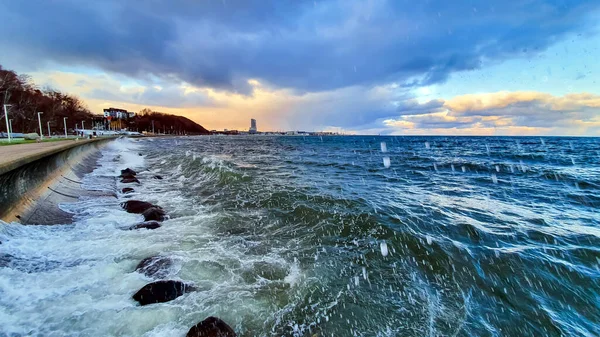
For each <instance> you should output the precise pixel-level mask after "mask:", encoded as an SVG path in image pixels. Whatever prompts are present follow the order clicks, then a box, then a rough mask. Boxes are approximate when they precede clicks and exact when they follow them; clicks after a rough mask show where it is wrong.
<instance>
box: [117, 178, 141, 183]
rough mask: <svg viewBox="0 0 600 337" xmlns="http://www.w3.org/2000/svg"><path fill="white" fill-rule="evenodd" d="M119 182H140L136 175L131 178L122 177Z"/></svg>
mask: <svg viewBox="0 0 600 337" xmlns="http://www.w3.org/2000/svg"><path fill="white" fill-rule="evenodd" d="M121 182H122V183H123V184H129V183H138V184H139V183H140V181H139V180H137V178H136V177H133V178H123V179H121Z"/></svg>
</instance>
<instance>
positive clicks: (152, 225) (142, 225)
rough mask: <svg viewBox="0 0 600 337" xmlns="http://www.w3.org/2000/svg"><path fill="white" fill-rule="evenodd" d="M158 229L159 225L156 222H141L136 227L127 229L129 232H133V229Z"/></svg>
mask: <svg viewBox="0 0 600 337" xmlns="http://www.w3.org/2000/svg"><path fill="white" fill-rule="evenodd" d="M159 227H160V224H159V223H158V222H157V221H148V222H142V223H139V224H137V225H134V226H131V227H129V230H134V229H142V228H145V229H157V228H159Z"/></svg>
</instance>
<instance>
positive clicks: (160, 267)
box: [135, 256, 173, 278]
mask: <svg viewBox="0 0 600 337" xmlns="http://www.w3.org/2000/svg"><path fill="white" fill-rule="evenodd" d="M172 265H173V260H171V259H170V258H168V257H166V256H150V257H147V258H145V259H143V260H142V261H140V263H139V264H138V265H137V267H135V271H137V272H138V273H143V274H144V275H146V276H148V277H157V278H161V277H165V276H167V274H168V273H169V270H168V269H169V268H170V267H171V266H172Z"/></svg>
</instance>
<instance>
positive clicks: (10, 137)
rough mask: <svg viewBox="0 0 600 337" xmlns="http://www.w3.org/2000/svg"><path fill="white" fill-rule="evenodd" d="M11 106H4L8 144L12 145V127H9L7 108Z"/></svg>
mask: <svg viewBox="0 0 600 337" xmlns="http://www.w3.org/2000/svg"><path fill="white" fill-rule="evenodd" d="M9 106H10V104H4V118H6V132H8V142H9V143H11V142H12V136H11V135H10V126H9V125H8V123H9V121H8V109H7V108H6V107H9Z"/></svg>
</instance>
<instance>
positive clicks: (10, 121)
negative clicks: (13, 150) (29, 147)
mask: <svg viewBox="0 0 600 337" xmlns="http://www.w3.org/2000/svg"><path fill="white" fill-rule="evenodd" d="M8 125H9V126H10V133H11V134H12V133H13V129H12V118H11V119H9V120H8Z"/></svg>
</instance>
